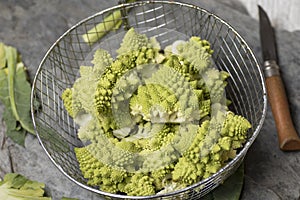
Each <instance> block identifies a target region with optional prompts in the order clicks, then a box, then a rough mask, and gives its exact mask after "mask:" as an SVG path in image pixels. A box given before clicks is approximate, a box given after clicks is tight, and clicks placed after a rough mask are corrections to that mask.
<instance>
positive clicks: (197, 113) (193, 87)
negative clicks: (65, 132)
mask: <svg viewBox="0 0 300 200" xmlns="http://www.w3.org/2000/svg"><path fill="white" fill-rule="evenodd" d="M159 49H160V44H159V43H158V42H157V41H156V39H155V38H150V39H149V38H148V37H147V36H146V35H143V34H139V33H138V32H136V31H135V30H134V29H133V28H131V29H130V30H129V31H128V32H127V33H126V34H125V36H124V38H123V41H122V44H121V45H120V48H119V49H118V50H117V53H118V55H117V56H116V58H112V57H111V56H110V54H109V53H108V52H107V51H105V50H103V49H98V50H96V51H95V53H94V57H93V60H92V62H91V63H92V64H93V65H92V66H90V67H89V66H81V67H80V70H79V72H80V77H79V78H78V79H77V80H76V81H75V83H74V85H73V87H72V88H67V89H66V90H65V91H64V92H63V94H62V100H63V102H64V106H65V108H66V110H67V112H68V113H69V114H70V116H71V117H73V118H74V119H75V122H76V123H77V124H78V125H79V126H80V127H79V129H78V137H79V138H80V139H81V140H82V141H83V144H86V146H84V147H80V148H75V149H74V151H75V154H76V158H77V160H78V162H79V166H80V170H81V171H82V174H83V176H84V178H86V179H87V180H88V182H87V184H89V185H92V186H97V187H99V189H100V190H103V191H106V192H110V193H118V194H127V195H133V196H147V195H154V194H164V193H168V192H172V191H173V190H177V189H182V188H184V187H187V186H189V185H191V184H194V183H197V182H198V181H200V180H203V179H205V178H208V177H209V176H211V175H212V174H214V173H216V172H217V171H218V170H220V169H221V168H222V167H223V166H224V165H225V164H226V163H227V162H228V160H230V159H233V158H234V157H235V156H236V153H237V151H238V150H239V148H241V147H242V146H243V144H244V143H245V142H246V140H247V133H248V130H249V129H250V128H251V124H250V122H249V121H248V120H247V119H245V118H244V117H242V116H239V115H236V114H234V113H233V112H232V111H229V110H228V107H227V105H226V102H227V100H226V98H225V96H224V91H225V86H226V84H227V82H226V79H227V78H228V77H229V74H228V73H227V72H224V71H219V70H217V69H215V68H212V67H211V65H212V64H213V62H212V60H211V58H212V53H213V50H212V49H211V46H210V44H209V42H208V41H206V40H202V39H200V38H198V37H191V38H190V39H189V40H188V41H177V42H175V43H174V44H173V45H171V46H168V47H166V48H165V52H164V51H160V50H159ZM186 195H187V194H184V197H186Z"/></svg>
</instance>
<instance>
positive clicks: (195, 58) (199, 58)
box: [177, 37, 212, 73]
mask: <svg viewBox="0 0 300 200" xmlns="http://www.w3.org/2000/svg"><path fill="white" fill-rule="evenodd" d="M177 50H178V54H179V55H180V56H182V57H184V58H185V59H186V60H187V61H188V62H189V63H190V64H191V65H192V67H193V68H194V69H195V70H197V71H198V72H199V73H202V72H203V71H204V70H206V69H207V68H208V67H209V66H210V65H211V64H212V63H211V54H212V50H211V49H210V44H209V43H208V41H206V40H201V39H200V38H198V37H191V38H190V40H189V41H187V42H184V43H181V44H179V45H178V46H177Z"/></svg>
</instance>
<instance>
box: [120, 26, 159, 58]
mask: <svg viewBox="0 0 300 200" xmlns="http://www.w3.org/2000/svg"><path fill="white" fill-rule="evenodd" d="M141 48H154V49H160V45H159V43H158V42H157V41H156V39H155V38H153V37H152V38H151V39H149V38H148V37H147V36H146V35H145V34H139V33H137V32H136V31H135V29H134V28H131V29H129V30H128V31H127V32H126V34H125V36H124V38H123V40H122V43H121V45H120V48H119V49H118V50H117V53H118V54H119V55H121V54H126V53H128V52H130V51H135V50H140V49H141Z"/></svg>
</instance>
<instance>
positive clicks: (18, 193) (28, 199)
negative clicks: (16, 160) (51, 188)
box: [0, 173, 51, 200]
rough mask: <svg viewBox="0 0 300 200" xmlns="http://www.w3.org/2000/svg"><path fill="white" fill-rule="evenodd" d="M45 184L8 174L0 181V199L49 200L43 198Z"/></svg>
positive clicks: (18, 175)
mask: <svg viewBox="0 0 300 200" xmlns="http://www.w3.org/2000/svg"><path fill="white" fill-rule="evenodd" d="M44 188H45V184H44V183H40V182H37V181H32V180H29V179H27V178H26V177H24V176H22V175H20V174H15V173H9V174H6V175H5V177H4V180H3V181H0V199H5V200H51V198H50V197H44Z"/></svg>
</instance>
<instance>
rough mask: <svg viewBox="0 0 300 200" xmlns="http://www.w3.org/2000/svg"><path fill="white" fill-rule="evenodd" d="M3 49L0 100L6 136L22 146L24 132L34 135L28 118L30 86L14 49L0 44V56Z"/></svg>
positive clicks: (0, 70)
mask: <svg viewBox="0 0 300 200" xmlns="http://www.w3.org/2000/svg"><path fill="white" fill-rule="evenodd" d="M3 49H4V50H5V52H4V54H5V62H3V55H2V56H1V55H0V64H1V63H5V66H4V67H0V100H1V102H2V103H3V104H4V106H5V111H4V115H3V119H4V120H5V123H6V127H7V130H6V134H7V135H8V136H9V137H11V139H13V140H14V141H15V142H17V143H19V144H21V145H23V144H24V137H25V132H29V133H32V134H34V130H33V124H32V120H31V116H30V92H31V86H30V84H29V82H28V81H27V73H26V68H25V66H24V64H23V63H22V62H21V61H18V59H17V57H18V55H17V51H16V49H15V48H13V47H10V46H5V45H3V44H2V43H0V54H3V52H2V53H1V51H2V50H3ZM1 60H2V61H1ZM18 133H19V134H18Z"/></svg>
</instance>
